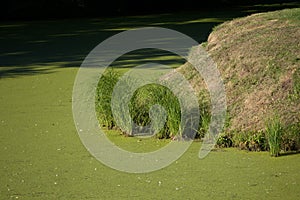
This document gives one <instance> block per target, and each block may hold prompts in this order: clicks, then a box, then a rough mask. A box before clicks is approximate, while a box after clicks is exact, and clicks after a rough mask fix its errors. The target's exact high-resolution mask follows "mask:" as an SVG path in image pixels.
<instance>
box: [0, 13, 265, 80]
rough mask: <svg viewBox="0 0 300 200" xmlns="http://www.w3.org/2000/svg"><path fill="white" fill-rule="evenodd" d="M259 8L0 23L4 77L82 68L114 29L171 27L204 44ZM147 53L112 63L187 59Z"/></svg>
mask: <svg viewBox="0 0 300 200" xmlns="http://www.w3.org/2000/svg"><path fill="white" fill-rule="evenodd" d="M255 9H256V10H253V9H252V10H251V9H250V8H242V9H240V10H231V11H222V12H221V11H215V12H190V13H174V14H160V15H147V16H130V17H118V18H107V19H105V18H103V19H73V20H59V21H36V22H11V23H4V22H3V23H1V24H0V78H7V77H17V76H24V75H34V74H39V73H51V72H53V70H55V68H57V67H79V66H80V64H81V62H82V61H83V59H84V58H85V56H87V55H88V53H89V52H90V51H91V50H92V49H93V48H94V47H95V46H96V45H98V44H99V43H101V42H102V41H104V40H105V39H107V38H109V37H110V36H112V35H114V34H116V33H119V32H121V31H125V30H129V29H132V28H137V27H149V26H152V27H153V26H154V27H164V28H170V29H173V30H176V31H179V32H181V33H184V34H186V35H188V36H190V37H191V38H193V39H194V40H196V41H197V42H199V43H201V42H204V41H206V40H207V37H208V35H209V33H210V32H211V30H212V28H213V27H214V26H216V25H217V24H220V23H222V22H224V21H226V20H230V19H233V18H236V17H241V16H245V15H248V14H249V13H253V12H259V11H262V9H261V8H260V9H257V7H256V8H255ZM146 54H147V55H145V52H144V54H141V53H140V52H137V51H135V52H131V53H129V54H126V55H124V56H122V58H121V59H118V60H117V61H116V62H115V63H114V65H115V66H116V67H126V66H127V67H132V66H136V65H138V64H140V63H144V61H148V60H150V61H151V62H159V61H162V60H165V61H164V62H165V63H164V64H174V65H175V64H176V63H177V64H181V63H182V62H183V61H182V59H178V57H174V56H173V57H172V55H170V54H169V53H166V52H158V51H148V52H147V53H146ZM147 56H149V58H148V60H147ZM163 57H164V58H163ZM167 59H168V60H169V61H166V60H167ZM141 60H144V61H143V62H141Z"/></svg>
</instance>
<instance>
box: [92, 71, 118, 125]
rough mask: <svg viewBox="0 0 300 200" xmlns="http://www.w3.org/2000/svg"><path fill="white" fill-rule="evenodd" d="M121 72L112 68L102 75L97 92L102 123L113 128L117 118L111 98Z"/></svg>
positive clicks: (97, 110) (98, 113)
mask: <svg viewBox="0 0 300 200" xmlns="http://www.w3.org/2000/svg"><path fill="white" fill-rule="evenodd" d="M119 77H120V73H119V72H117V71H116V70H114V69H112V68H110V69H109V70H106V71H105V73H104V74H103V75H102V76H101V78H100V80H99V82H98V87H97V92H96V112H97V115H98V116H97V117H98V120H99V123H100V125H102V126H104V127H107V128H108V129H112V128H113V127H115V120H114V117H113V114H112V111H111V105H110V104H111V98H112V92H113V89H114V86H115V84H116V83H117V82H118V79H119Z"/></svg>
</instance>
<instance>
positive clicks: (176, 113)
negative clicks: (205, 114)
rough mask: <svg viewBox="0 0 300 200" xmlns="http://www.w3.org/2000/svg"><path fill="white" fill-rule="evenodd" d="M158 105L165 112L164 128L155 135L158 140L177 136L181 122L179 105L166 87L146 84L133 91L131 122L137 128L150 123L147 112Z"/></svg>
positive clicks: (130, 106)
mask: <svg viewBox="0 0 300 200" xmlns="http://www.w3.org/2000/svg"><path fill="white" fill-rule="evenodd" d="M157 104H158V105H160V106H162V107H164V108H165V110H166V112H167V120H166V123H165V125H164V127H163V128H162V129H161V130H160V131H159V132H158V133H157V134H156V136H157V137H158V138H170V137H174V136H175V135H177V134H178V131H179V125H180V120H181V112H180V104H179V101H178V99H177V98H176V96H175V95H174V94H173V93H172V92H171V91H170V90H169V89H168V88H166V87H164V86H162V85H157V84H148V85H145V86H143V87H141V88H139V89H138V90H136V91H135V93H134V95H133V97H132V98H131V101H130V105H129V109H130V114H131V117H132V119H133V121H134V122H135V123H136V124H137V125H139V126H146V125H149V124H150V123H151V118H150V115H149V110H150V109H151V107H152V106H154V105H157Z"/></svg>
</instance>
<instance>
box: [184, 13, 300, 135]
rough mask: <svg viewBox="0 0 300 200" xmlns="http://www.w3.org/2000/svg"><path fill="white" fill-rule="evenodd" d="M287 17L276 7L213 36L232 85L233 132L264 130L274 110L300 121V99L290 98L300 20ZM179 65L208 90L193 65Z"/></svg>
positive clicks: (299, 52) (299, 55) (299, 54)
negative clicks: (279, 12) (277, 12)
mask: <svg viewBox="0 0 300 200" xmlns="http://www.w3.org/2000/svg"><path fill="white" fill-rule="evenodd" d="M284 12H287V13H288V12H289V11H288V10H287V11H284ZM298 13H300V12H299V9H298ZM281 16H285V15H282V14H281V15H277V14H276V12H273V13H262V14H254V15H251V16H248V17H245V18H240V19H235V20H233V21H230V22H226V23H224V24H222V25H219V26H217V27H216V28H215V29H214V31H213V32H212V33H211V35H210V36H209V38H208V43H207V46H206V49H207V51H208V53H209V54H210V55H211V57H212V58H213V60H214V61H215V63H216V64H217V66H218V69H219V70H220V73H221V75H222V78H223V80H224V84H225V88H226V95H227V105H228V113H229V125H228V127H227V131H233V130H234V131H259V130H262V129H264V127H265V119H266V118H269V117H270V115H272V114H274V113H277V114H278V115H280V117H281V121H282V122H283V124H284V125H290V124H295V123H300V100H299V98H297V97H296V98H290V97H291V94H292V93H293V91H294V90H293V88H294V84H296V83H295V80H294V79H293V77H294V74H295V73H296V71H297V70H300V61H299V60H300V39H299V38H300V20H299V21H297V20H296V19H295V20H290V19H288V18H285V17H281ZM179 70H180V71H181V72H183V73H184V74H186V76H188V78H189V79H190V80H191V82H192V84H193V85H194V87H197V88H198V91H200V90H205V87H204V86H203V85H204V84H203V80H202V78H201V77H199V75H198V74H197V73H196V72H195V71H194V70H193V69H192V68H191V67H190V66H189V64H185V65H183V66H182V67H181V68H179ZM297 73H298V72H297Z"/></svg>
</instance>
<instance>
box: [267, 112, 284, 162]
mask: <svg viewBox="0 0 300 200" xmlns="http://www.w3.org/2000/svg"><path fill="white" fill-rule="evenodd" d="M266 134H267V137H268V143H269V148H270V154H271V156H275V157H277V156H279V152H280V143H281V136H282V126H281V122H280V119H279V117H278V116H275V117H274V118H273V119H269V120H268V122H267V123H266Z"/></svg>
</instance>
